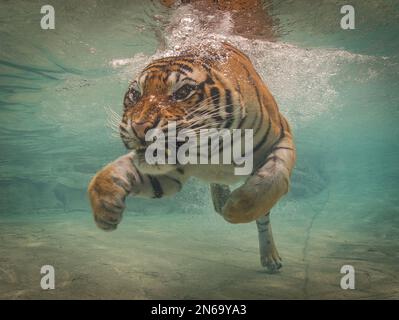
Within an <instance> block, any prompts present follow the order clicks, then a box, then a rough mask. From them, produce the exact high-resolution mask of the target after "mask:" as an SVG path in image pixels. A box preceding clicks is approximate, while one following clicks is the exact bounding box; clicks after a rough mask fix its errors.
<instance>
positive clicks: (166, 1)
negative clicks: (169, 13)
mask: <svg viewBox="0 0 399 320" xmlns="http://www.w3.org/2000/svg"><path fill="white" fill-rule="evenodd" d="M160 2H161V4H162V5H164V6H165V7H168V8H170V7H171V6H173V5H174V4H175V0H160Z"/></svg>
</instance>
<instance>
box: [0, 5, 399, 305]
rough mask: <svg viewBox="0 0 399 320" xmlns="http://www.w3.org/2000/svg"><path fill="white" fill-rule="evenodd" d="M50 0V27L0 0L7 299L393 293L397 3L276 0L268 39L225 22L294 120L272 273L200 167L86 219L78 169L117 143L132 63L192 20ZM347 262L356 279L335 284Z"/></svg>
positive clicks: (171, 13) (0, 293) (88, 172)
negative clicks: (219, 210)
mask: <svg viewBox="0 0 399 320" xmlns="http://www.w3.org/2000/svg"><path fill="white" fill-rule="evenodd" d="M52 3H53V5H54V7H55V11H56V29H55V30H41V29H40V24H39V22H40V18H41V14H40V7H41V5H42V2H41V1H29V2H28V1H13V2H8V1H2V2H1V3H0V7H1V10H0V21H1V24H0V44H1V50H0V151H1V152H0V229H1V232H0V237H1V239H2V241H1V245H0V297H2V298H48V297H51V298H54V297H55V298H73V297H74V298H101V297H107V298H399V282H398V280H397V272H398V264H399V255H398V249H399V245H398V240H399V234H398V231H399V216H398V214H399V201H398V196H397V192H398V190H399V172H398V169H397V164H398V163H399V151H398V141H399V140H398V139H399V127H398V123H399V93H398V88H399V55H398V53H399V39H398V32H399V19H398V17H399V5H398V4H399V3H398V1H360V0H359V1H352V3H351V4H352V5H353V6H354V7H355V10H356V29H355V30H342V29H340V27H339V20H340V17H341V16H342V15H341V14H340V13H339V8H340V6H341V5H343V4H345V2H344V1H328V0H324V1H320V2H319V4H317V5H315V4H310V3H309V2H307V1H273V3H272V6H271V7H270V14H272V15H273V18H274V20H275V23H276V25H275V29H276V31H277V34H278V37H277V39H276V41H275V42H268V41H265V40H247V39H244V38H238V37H234V36H231V37H230V34H229V33H227V32H226V33H224V32H225V31H220V32H222V33H223V36H225V37H228V38H229V37H230V38H231V41H232V42H233V43H234V44H236V45H237V46H238V47H240V48H242V49H243V50H244V51H246V52H247V53H248V54H249V55H250V57H251V58H252V60H253V61H254V63H255V65H256V67H257V69H258V70H259V72H260V74H261V75H262V77H263V78H264V80H265V82H266V83H267V85H268V86H269V88H270V90H271V92H272V93H273V94H274V96H275V98H276V100H277V102H278V104H279V106H280V109H281V111H282V112H283V113H284V114H285V115H286V116H287V118H288V119H289V121H290V122H291V123H292V126H293V130H294V133H295V139H296V144H297V149H298V160H297V166H296V169H295V171H294V174H293V178H292V188H291V192H290V193H289V194H288V195H287V196H286V197H285V198H284V199H283V200H282V201H281V202H280V203H279V204H278V205H277V206H276V207H275V209H274V210H273V216H272V219H273V221H274V222H273V228H274V233H275V237H276V241H277V247H278V248H279V251H280V254H281V255H282V257H283V262H284V268H283V271H282V272H281V273H280V274H278V275H268V274H265V273H263V272H261V268H260V266H259V262H258V257H257V255H258V251H257V250H258V249H257V238H256V228H255V226H254V225H252V224H251V225H240V226H232V225H229V224H227V223H225V222H224V221H222V219H220V217H219V216H217V215H216V214H215V213H214V212H213V209H212V206H211V202H210V196H209V191H208V186H207V185H205V184H203V183H201V182H199V181H196V180H192V181H190V182H189V183H188V184H187V185H186V186H185V187H184V189H183V191H182V192H181V193H180V194H178V195H176V196H175V197H173V198H170V199H161V200H144V199H133V198H130V199H129V200H128V210H127V213H126V216H125V218H124V221H123V223H122V224H121V226H120V228H118V230H117V231H116V232H114V233H102V232H101V231H100V230H98V229H96V227H95V225H94V223H93V221H92V219H91V213H90V207H89V203H88V200H87V197H86V188H87V184H88V182H89V180H90V179H91V177H92V176H93V175H94V174H95V172H96V171H97V170H98V169H99V168H101V167H102V166H103V165H105V164H106V163H108V162H110V161H112V160H113V159H115V158H117V157H118V156H119V155H121V154H123V153H124V152H125V150H124V147H123V145H122V142H121V141H120V139H119V138H118V137H114V136H113V135H112V130H111V129H110V128H109V127H108V126H107V123H108V118H109V116H108V113H107V109H108V108H112V109H113V110H115V111H117V112H119V113H120V112H121V109H122V97H123V94H124V92H125V90H126V88H127V83H128V81H129V80H130V79H131V78H132V75H133V74H134V73H135V72H136V71H137V70H139V69H140V68H142V67H143V66H144V65H145V64H146V63H147V62H148V61H149V59H150V57H151V55H152V54H154V53H155V52H156V51H157V49H159V48H164V47H165V46H168V45H174V44H176V43H178V41H179V40H181V39H180V38H179V34H180V33H179V31H184V29H181V28H184V25H182V24H177V25H174V27H173V28H174V29H173V30H175V31H176V32H177V33H167V32H165V29H167V28H170V26H171V23H170V21H179V18H180V17H182V16H184V15H185V14H189V13H190V10H188V9H184V8H183V9H179V10H180V11H177V13H176V11H175V9H167V8H164V7H162V6H161V5H160V4H158V3H157V2H155V1H154V2H150V1H149V2H145V3H144V2H142V1H117V2H111V1H95V0H91V1H85V2H84V4H81V3H80V2H79V1H53V2H52ZM265 5H266V4H265ZM176 19H177V20H176ZM179 28H180V29H179ZM217 31H218V30H216V31H215V32H217ZM194 40H196V39H194ZM44 264H52V265H54V266H55V268H56V270H57V275H58V276H57V281H58V282H57V284H58V285H57V288H58V289H56V290H53V291H51V292H49V291H47V292H44V291H42V290H41V289H40V287H39V276H40V273H39V271H40V266H41V265H44ZM344 264H350V265H353V266H354V267H355V270H356V272H357V278H356V279H357V286H356V290H349V291H348V290H346V291H344V290H341V289H340V287H339V281H340V278H341V276H342V275H341V274H340V273H339V270H340V268H341V266H342V265H344Z"/></svg>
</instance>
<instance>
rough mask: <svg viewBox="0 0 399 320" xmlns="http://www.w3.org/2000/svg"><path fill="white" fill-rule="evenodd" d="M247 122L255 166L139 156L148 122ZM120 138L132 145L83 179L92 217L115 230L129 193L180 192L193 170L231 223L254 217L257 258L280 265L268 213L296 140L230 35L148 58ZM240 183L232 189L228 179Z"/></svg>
mask: <svg viewBox="0 0 399 320" xmlns="http://www.w3.org/2000/svg"><path fill="white" fill-rule="evenodd" d="M169 121H176V122H177V125H178V127H177V130H181V129H183V128H186V129H187V128H188V129H190V130H193V131H194V132H197V130H198V129H199V128H225V129H229V130H232V129H253V132H254V147H253V159H254V166H253V168H254V169H253V172H252V173H251V174H250V175H249V176H247V177H245V176H244V177H243V176H237V175H234V171H233V170H234V164H218V165H212V164H209V165H192V164H187V165H179V164H178V163H177V164H175V165H171V164H166V165H149V164H147V163H146V162H145V159H144V157H143V154H144V152H143V150H144V149H145V147H146V145H145V143H144V142H143V141H144V136H145V133H146V131H147V130H149V129H152V128H162V129H164V128H165V127H166V125H167V123H168V122H169ZM120 134H121V138H122V140H123V142H124V144H125V145H126V147H127V148H128V149H131V150H134V151H133V152H130V153H128V154H127V155H125V156H122V157H121V158H119V159H117V160H116V161H115V162H112V163H111V164H109V165H108V166H106V167H105V168H104V169H102V170H101V171H99V172H98V173H97V174H96V176H95V177H94V178H93V179H92V181H91V183H90V185H89V195H90V200H91V204H92V208H93V212H94V217H95V221H96V223H97V225H98V226H99V227H100V228H102V229H105V230H113V229H115V228H116V226H117V224H118V223H119V222H120V220H121V217H122V212H123V210H124V209H125V205H124V202H125V197H126V196H127V195H128V194H133V195H135V196H142V197H147V198H160V197H163V196H168V195H171V194H174V193H176V192H178V191H179V190H180V189H181V187H182V185H183V184H184V182H185V181H186V180H187V179H188V178H189V177H191V176H195V177H198V178H200V179H202V180H205V181H207V182H210V183H211V192H212V198H213V202H214V206H215V210H216V211H217V212H218V213H219V214H221V215H222V216H223V217H224V218H225V219H226V220H227V221H229V222H231V223H246V222H251V221H257V224H258V231H259V241H260V250H261V262H262V265H264V266H266V267H268V268H269V270H271V271H275V270H277V269H279V268H280V267H281V263H280V258H279V256H278V254H277V251H276V248H275V246H274V241H273V238H272V234H271V228H270V222H269V215H268V213H269V212H270V210H271V208H272V207H273V206H274V205H275V204H276V202H277V201H278V200H279V199H280V198H281V197H282V196H283V195H284V194H285V193H286V192H287V191H288V188H289V180H290V175H291V172H292V169H293V166H294V163H295V146H294V143H293V138H292V133H291V129H290V126H289V124H288V122H287V120H286V119H285V118H284V116H283V115H282V114H280V112H279V110H278V107H277V104H276V101H275V100H274V98H273V96H272V95H271V93H270V92H269V90H268V89H267V87H266V85H265V84H264V83H263V81H262V79H261V78H260V76H259V75H258V73H257V72H256V70H255V69H254V67H253V65H252V63H251V61H250V59H249V58H248V57H247V56H246V55H245V54H244V53H242V52H241V51H239V50H238V49H236V48H235V47H233V46H232V45H230V44H228V43H223V44H222V45H221V47H220V48H219V49H218V50H215V49H206V51H201V52H198V51H197V50H195V49H193V50H188V51H185V52H184V53H182V54H181V55H179V56H176V57H166V58H162V59H158V60H155V61H153V62H152V63H151V64H149V65H148V66H147V67H145V68H144V70H143V71H142V72H141V73H140V75H139V76H138V78H137V79H136V80H135V81H134V82H133V83H132V84H131V86H130V87H129V90H128V92H127V93H126V95H125V99H124V114H123V117H122V121H121V124H120ZM237 182H240V183H242V185H241V186H240V187H238V188H237V189H235V190H234V191H233V192H230V190H229V187H228V185H231V184H234V183H237Z"/></svg>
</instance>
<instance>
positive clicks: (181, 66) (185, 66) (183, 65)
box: [173, 62, 193, 74]
mask: <svg viewBox="0 0 399 320" xmlns="http://www.w3.org/2000/svg"><path fill="white" fill-rule="evenodd" d="M173 65H174V66H178V67H180V69H182V70H184V71H188V72H190V73H193V68H191V67H189V66H188V65H186V64H183V63H177V62H176V63H173ZM182 70H180V71H181V72H182ZM182 73H184V74H186V73H185V72H182Z"/></svg>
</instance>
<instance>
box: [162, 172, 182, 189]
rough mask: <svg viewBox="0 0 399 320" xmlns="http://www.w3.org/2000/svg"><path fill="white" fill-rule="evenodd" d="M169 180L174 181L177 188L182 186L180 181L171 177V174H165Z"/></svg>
mask: <svg viewBox="0 0 399 320" xmlns="http://www.w3.org/2000/svg"><path fill="white" fill-rule="evenodd" d="M166 176H167V177H168V178H169V179H170V180H172V181H173V182H176V183H177V185H178V186H179V190H180V189H181V188H182V183H181V182H180V180H178V179H176V178H173V177H171V176H168V175H166Z"/></svg>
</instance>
